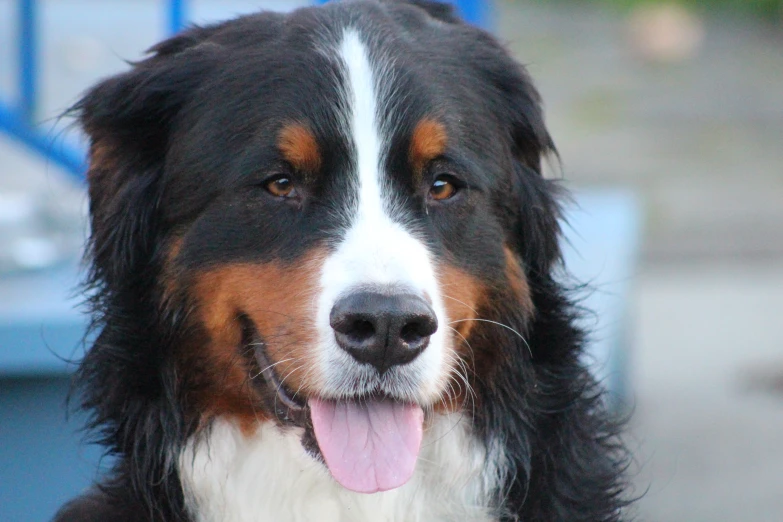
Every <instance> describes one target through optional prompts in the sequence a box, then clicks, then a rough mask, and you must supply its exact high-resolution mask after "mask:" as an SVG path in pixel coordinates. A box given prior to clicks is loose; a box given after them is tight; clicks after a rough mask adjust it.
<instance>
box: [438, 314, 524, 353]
mask: <svg viewBox="0 0 783 522" xmlns="http://www.w3.org/2000/svg"><path fill="white" fill-rule="evenodd" d="M466 321H480V322H484V323H491V324H494V325H497V326H502V327H503V328H506V329H507V330H510V331H511V332H513V333H515V334H516V335H517V337H519V338H520V339H522V342H523V343H525V346H526V347H527V351H528V352H529V353H530V357H533V350H532V349H531V348H530V345H529V344H528V343H527V339H525V337H524V336H523V335H522V334H521V333H519V332H517V331H516V330H514V329H513V328H511V327H510V326H509V325H507V324H503V323H499V322H497V321H492V320H491V319H480V318H475V319H458V320H456V321H451V322H450V323H449V325H452V324H457V323H464V322H466Z"/></svg>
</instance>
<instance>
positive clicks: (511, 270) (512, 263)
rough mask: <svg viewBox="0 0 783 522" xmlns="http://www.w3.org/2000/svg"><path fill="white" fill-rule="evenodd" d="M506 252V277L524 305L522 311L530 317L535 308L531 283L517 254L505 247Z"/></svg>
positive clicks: (512, 290) (520, 302)
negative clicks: (531, 293)
mask: <svg viewBox="0 0 783 522" xmlns="http://www.w3.org/2000/svg"><path fill="white" fill-rule="evenodd" d="M503 250H504V252H505V254H506V279H507V280H508V284H509V288H510V289H511V292H512V293H513V295H514V296H515V297H516V299H517V302H519V304H520V305H521V306H522V311H523V312H524V313H525V315H526V316H527V317H528V318H529V317H532V316H533V313H534V312H535V308H534V306H533V297H532V296H531V295H530V285H529V284H528V282H527V277H526V276H525V273H524V272H523V271H522V266H521V265H520V264H519V261H518V260H517V256H516V254H514V252H513V251H512V250H511V249H510V248H509V247H507V246H506V247H504V248H503Z"/></svg>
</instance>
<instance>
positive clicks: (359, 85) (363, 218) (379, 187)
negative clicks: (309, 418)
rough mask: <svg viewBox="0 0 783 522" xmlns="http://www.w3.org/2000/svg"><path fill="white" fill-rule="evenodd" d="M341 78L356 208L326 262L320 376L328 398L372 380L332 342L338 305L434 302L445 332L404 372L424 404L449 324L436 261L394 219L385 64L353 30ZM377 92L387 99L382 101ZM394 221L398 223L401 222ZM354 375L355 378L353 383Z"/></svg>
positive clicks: (344, 46)
mask: <svg viewBox="0 0 783 522" xmlns="http://www.w3.org/2000/svg"><path fill="white" fill-rule="evenodd" d="M336 51H337V54H338V60H339V61H340V62H341V66H342V67H341V69H342V71H343V78H342V81H343V88H344V89H345V92H344V98H345V101H346V104H345V105H346V106H347V108H348V111H350V112H349V114H346V115H345V122H346V124H347V126H348V128H347V129H346V132H345V134H346V136H347V137H348V139H350V140H351V141H352V145H353V146H352V147H351V149H352V150H353V154H354V158H352V159H353V161H352V162H351V164H352V165H353V166H354V167H353V168H355V172H350V173H346V175H349V176H350V177H352V179H353V186H352V189H351V190H353V191H354V194H355V200H354V203H355V204H354V208H352V209H351V210H350V212H349V216H350V217H349V219H348V223H347V225H346V228H345V230H344V232H343V236H342V238H341V240H340V241H339V243H338V245H337V248H336V250H335V251H334V252H333V253H332V255H330V256H329V257H328V258H327V260H326V261H325V263H324V266H323V271H322V274H321V288H322V291H321V294H320V296H319V299H318V311H317V318H316V321H317V326H318V330H319V347H318V350H319V355H320V359H321V363H322V368H321V370H322V371H321V374H322V377H323V382H322V383H321V384H322V386H323V387H324V390H323V392H324V393H325V394H327V395H329V394H334V395H339V394H340V393H341V386H340V382H343V383H344V382H346V381H347V380H353V378H359V374H360V373H361V374H362V375H367V371H368V370H367V368H361V367H360V365H359V364H358V363H356V362H355V361H354V360H353V359H352V358H351V357H350V356H349V355H348V354H346V353H345V352H343V351H342V350H341V349H340V348H339V347H338V346H337V344H336V342H335V340H334V333H333V331H332V329H331V327H330V325H329V313H330V311H331V309H332V307H333V306H334V303H335V302H336V301H337V299H338V298H340V297H342V296H344V295H346V294H348V293H350V292H351V291H354V290H357V289H359V288H360V287H367V286H370V287H372V288H377V289H379V290H381V291H383V290H384V289H386V290H387V291H402V292H408V293H413V294H416V295H419V296H423V297H424V296H426V297H428V298H429V299H430V300H431V302H432V306H433V309H434V311H435V313H436V315H437V318H438V323H439V325H440V326H439V328H438V331H437V332H436V333H435V334H434V335H433V336H432V337H431V339H430V345H429V347H428V348H427V349H426V350H425V351H424V353H423V354H422V355H420V356H419V357H418V358H417V359H416V360H415V361H414V362H413V363H411V364H408V365H406V366H405V369H404V371H405V372H407V375H406V380H407V381H409V382H415V383H417V388H418V390H416V394H417V395H418V398H420V399H422V400H425V398H434V396H435V395H436V394H437V393H439V391H440V388H441V386H442V382H441V380H442V379H443V376H442V375H441V374H442V373H445V372H444V368H443V366H444V364H443V360H444V340H445V338H446V336H445V335H444V330H446V329H447V327H446V322H447V320H446V317H445V313H444V307H443V305H442V302H441V301H442V300H441V296H440V292H439V288H438V285H437V279H436V276H435V271H434V267H433V263H432V256H431V255H430V253H429V251H428V249H427V247H426V246H425V245H424V244H423V243H422V241H421V240H419V239H418V238H416V237H414V235H413V234H412V233H411V232H410V231H409V230H408V229H407V228H406V227H405V226H404V225H403V224H402V223H401V222H400V221H398V220H399V219H400V218H401V216H393V215H392V213H393V212H394V211H393V208H394V206H395V205H394V197H393V194H392V185H391V183H389V181H388V179H387V177H386V175H385V173H384V172H383V160H384V154H385V152H386V150H387V149H388V137H386V136H384V135H383V133H382V128H383V125H382V122H380V121H379V119H380V117H381V115H382V114H383V113H384V111H383V109H384V107H383V103H384V99H383V98H384V97H383V91H386V90H388V89H384V88H383V85H382V83H383V81H384V73H383V66H382V64H378V63H372V62H371V59H370V55H369V53H368V49H367V47H366V46H365V44H364V43H363V41H362V38H361V37H360V35H359V33H358V32H357V31H356V30H354V29H347V30H346V31H345V32H344V33H343V35H342V40H341V41H340V43H339V44H338V47H337V49H336ZM379 93H380V94H381V95H379ZM395 218H396V219H395ZM352 375H353V376H354V377H353V378H352Z"/></svg>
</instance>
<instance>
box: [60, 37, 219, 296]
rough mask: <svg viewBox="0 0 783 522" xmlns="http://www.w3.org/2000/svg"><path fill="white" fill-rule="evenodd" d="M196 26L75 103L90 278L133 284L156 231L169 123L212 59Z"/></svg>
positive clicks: (111, 284)
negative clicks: (83, 158)
mask: <svg viewBox="0 0 783 522" xmlns="http://www.w3.org/2000/svg"><path fill="white" fill-rule="evenodd" d="M207 35H208V30H207V29H203V28H194V29H191V30H189V31H187V32H185V33H183V34H182V35H180V36H176V37H174V38H172V39H170V40H167V41H165V42H163V43H161V44H159V45H157V46H155V47H153V48H152V49H150V52H151V53H152V56H151V57H149V58H147V59H145V60H143V61H141V62H138V63H135V64H134V65H133V68H132V69H131V70H130V71H128V72H126V73H124V74H120V75H118V76H115V77H112V78H109V79H107V80H105V81H103V82H102V83H100V84H98V85H96V86H95V87H93V88H92V89H91V90H90V91H89V92H88V93H87V94H86V95H85V96H84V97H83V98H82V99H81V101H79V102H78V103H77V104H76V105H75V106H74V108H73V109H72V110H73V111H74V112H75V113H76V114H77V115H78V118H79V121H80V123H81V125H82V127H83V129H84V130H85V131H86V133H87V135H88V137H89V140H90V157H89V170H88V174H87V179H88V183H89V195H90V224H91V227H92V234H91V241H90V246H91V255H92V262H93V278H94V279H95V282H99V283H101V284H105V285H107V286H108V287H109V288H112V287H116V286H117V285H122V284H132V281H129V280H128V277H129V276H130V275H131V274H134V273H140V271H144V270H145V268H146V267H144V266H143V264H144V263H148V262H149V260H150V259H151V257H152V254H153V248H154V245H155V244H156V243H155V241H156V239H157V238H158V237H159V234H160V233H161V230H160V227H161V224H160V223H159V220H158V219H157V206H158V203H159V198H160V188H161V183H160V178H161V176H162V175H163V167H164V161H165V157H166V154H167V151H168V148H169V140H170V136H171V130H172V126H173V125H174V123H175V122H176V120H177V116H178V114H179V111H180V109H181V107H182V106H183V104H184V103H186V101H187V100H188V98H189V96H190V94H191V92H192V91H193V89H195V88H196V87H197V86H198V85H199V84H200V83H201V82H202V81H203V79H204V78H205V76H206V75H207V73H208V71H209V69H210V68H211V67H212V66H213V64H214V63H215V61H216V60H215V56H214V55H215V49H214V48H215V47H216V46H212V45H206V44H204V45H200V43H201V42H203V41H204V39H205V38H206V36H207Z"/></svg>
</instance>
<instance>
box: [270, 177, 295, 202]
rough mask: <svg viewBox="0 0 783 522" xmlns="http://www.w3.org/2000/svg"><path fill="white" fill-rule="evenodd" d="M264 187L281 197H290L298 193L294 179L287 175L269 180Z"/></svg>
mask: <svg viewBox="0 0 783 522" xmlns="http://www.w3.org/2000/svg"><path fill="white" fill-rule="evenodd" d="M264 187H265V188H266V190H267V192H269V193H270V194H272V195H273V196H277V197H279V198H290V197H294V196H295V195H296V190H295V189H294V183H293V181H291V178H287V177H285V176H280V177H277V178H274V179H271V180H269V181H267V182H266V184H265V185H264Z"/></svg>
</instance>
